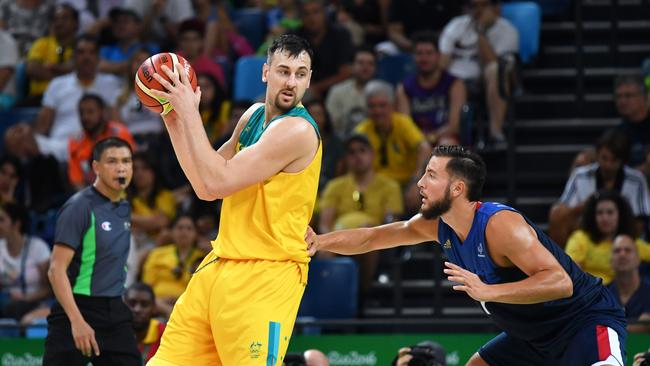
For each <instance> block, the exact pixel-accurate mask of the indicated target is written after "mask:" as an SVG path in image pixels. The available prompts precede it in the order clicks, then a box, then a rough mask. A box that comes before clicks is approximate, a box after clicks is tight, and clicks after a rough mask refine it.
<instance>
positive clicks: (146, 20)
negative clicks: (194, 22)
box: [124, 0, 194, 49]
mask: <svg viewBox="0 0 650 366" xmlns="http://www.w3.org/2000/svg"><path fill="white" fill-rule="evenodd" d="M124 8H126V9H132V10H133V11H135V13H136V14H138V16H139V17H140V18H142V19H143V22H142V23H143V24H142V29H144V30H145V32H146V34H147V36H148V37H149V38H150V40H152V41H154V42H157V43H158V44H160V45H161V47H162V48H163V49H170V48H171V47H170V46H171V45H173V44H175V43H176V36H177V35H178V25H179V24H180V23H181V22H182V21H183V20H186V19H191V18H194V9H193V8H192V1H191V0H174V1H171V0H125V1H124Z"/></svg>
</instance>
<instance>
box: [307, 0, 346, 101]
mask: <svg viewBox="0 0 650 366" xmlns="http://www.w3.org/2000/svg"><path fill="white" fill-rule="evenodd" d="M300 15H301V18H302V27H301V28H299V29H298V30H296V32H295V33H296V34H298V35H299V36H301V37H303V38H305V39H307V40H308V41H309V43H310V44H311V46H312V48H313V49H314V59H313V60H312V76H311V84H310V86H309V92H310V93H311V94H312V95H313V96H314V97H317V98H325V97H326V95H327V91H328V90H329V89H330V88H331V87H332V86H333V85H334V84H336V83H339V82H341V81H343V80H345V79H347V78H348V77H350V75H352V67H351V63H352V57H353V52H354V50H353V49H352V42H351V40H350V34H349V33H348V31H347V30H346V29H343V28H341V27H339V26H338V25H335V24H330V23H329V22H328V21H327V14H326V13H325V5H324V3H323V1H322V0H305V1H302V2H301V5H300Z"/></svg>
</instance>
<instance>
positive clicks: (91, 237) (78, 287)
mask: <svg viewBox="0 0 650 366" xmlns="http://www.w3.org/2000/svg"><path fill="white" fill-rule="evenodd" d="M81 245H82V248H81V265H80V266H79V274H78V275H77V279H76V280H75V281H74V288H73V289H72V292H73V293H75V294H78V295H86V296H90V290H91V287H92V286H91V285H92V278H93V270H94V267H95V251H96V249H97V240H96V235H95V214H94V213H93V212H92V211H91V212H90V227H89V228H88V230H87V231H86V233H85V234H84V238H83V242H82V244H81Z"/></svg>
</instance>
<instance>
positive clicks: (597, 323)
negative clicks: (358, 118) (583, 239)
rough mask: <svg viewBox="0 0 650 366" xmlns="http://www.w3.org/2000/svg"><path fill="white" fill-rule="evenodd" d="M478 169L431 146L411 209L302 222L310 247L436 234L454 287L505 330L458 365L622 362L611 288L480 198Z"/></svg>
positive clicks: (522, 221)
mask: <svg viewBox="0 0 650 366" xmlns="http://www.w3.org/2000/svg"><path fill="white" fill-rule="evenodd" d="M485 175H486V170H485V164H484V163H483V161H482V159H481V158H480V157H479V156H478V155H476V154H474V153H471V152H469V151H468V150H465V149H464V148H462V147H459V146H440V147H437V148H436V149H434V152H433V156H432V157H431V159H430V160H429V163H428V165H427V168H426V171H425V174H424V176H423V177H422V178H421V179H420V181H419V182H418V187H419V188H420V193H421V195H422V208H421V212H420V213H419V214H417V215H416V216H414V217H413V218H411V219H410V220H408V221H402V222H396V223H392V224H387V225H383V226H378V227H374V228H363V229H356V230H345V231H339V232H334V233H329V234H325V235H318V236H317V235H315V234H314V233H313V232H311V231H310V232H308V233H307V235H306V240H307V243H308V245H309V248H310V249H309V251H310V254H313V253H315V252H316V251H317V250H326V251H331V252H335V253H340V254H359V253H365V252H369V251H372V250H377V249H385V248H391V247H396V246H399V245H409V244H416V243H421V242H426V241H437V242H438V243H440V244H441V245H442V247H443V250H444V251H445V254H446V255H447V257H448V258H449V262H446V263H445V265H446V267H447V268H446V269H445V273H446V274H447V275H448V276H449V280H450V281H453V282H456V283H458V285H455V286H454V287H453V288H454V290H458V291H464V292H466V293H467V294H468V295H469V296H470V297H472V298H473V299H475V300H476V301H478V302H480V304H481V306H482V307H483V309H484V310H485V311H486V313H488V314H489V315H490V316H491V317H492V319H494V321H495V323H497V325H498V326H499V327H500V328H502V329H503V331H504V332H503V333H501V334H500V335H498V336H497V337H495V338H494V339H492V340H491V341H490V342H488V343H487V344H486V345H484V346H483V347H481V349H480V350H479V351H478V352H477V353H476V354H474V356H472V358H471V359H470V360H469V362H468V363H467V365H469V366H483V365H491V366H498V365H558V366H560V365H561V366H586V365H592V366H604V365H609V366H622V365H624V359H625V351H624V349H625V338H626V331H625V325H626V323H625V316H624V312H623V309H622V308H621V307H620V305H618V304H617V302H616V299H615V298H614V297H613V295H612V294H611V292H610V291H608V290H607V289H606V288H605V287H604V286H603V285H602V283H601V280H600V279H596V278H595V277H593V276H591V275H589V274H587V273H585V272H583V271H582V270H580V268H578V266H577V265H576V264H575V263H574V262H573V261H572V260H571V259H570V258H569V257H568V256H567V255H566V254H565V253H564V252H563V251H562V250H561V249H560V248H559V247H558V246H557V245H556V244H555V243H553V242H552V241H551V240H550V239H549V238H548V237H547V236H546V234H544V233H543V232H542V231H541V230H539V229H538V228H537V227H536V226H535V225H534V224H533V223H531V222H530V221H529V220H528V219H527V218H526V217H524V216H523V215H522V214H520V213H519V212H517V211H516V210H515V209H513V208H511V207H508V206H506V205H502V204H500V203H493V202H480V201H479V199H480V196H481V192H482V189H483V184H484V182H485Z"/></svg>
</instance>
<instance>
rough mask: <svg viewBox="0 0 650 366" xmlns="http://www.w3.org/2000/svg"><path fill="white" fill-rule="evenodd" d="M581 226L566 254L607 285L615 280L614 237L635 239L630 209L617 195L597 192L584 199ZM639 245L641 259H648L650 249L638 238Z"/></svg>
mask: <svg viewBox="0 0 650 366" xmlns="http://www.w3.org/2000/svg"><path fill="white" fill-rule="evenodd" d="M581 223H582V228H581V229H580V230H577V231H575V232H574V233H573V234H572V235H571V236H570V237H569V241H568V242H567V246H566V252H567V254H568V255H569V256H570V257H571V259H573V261H574V262H576V264H577V265H578V266H580V268H581V269H582V270H584V271H585V272H587V273H590V274H592V275H594V276H596V277H600V278H602V279H603V283H605V284H608V283H610V282H611V280H612V278H613V277H614V271H613V270H612V267H611V261H610V258H611V250H612V249H611V248H612V242H613V241H614V237H616V236H617V235H627V236H630V237H633V238H636V237H638V235H637V229H636V227H635V222H634V216H632V209H631V208H630V205H629V203H628V202H627V200H625V198H623V197H621V195H620V194H618V193H617V192H615V191H598V192H596V193H594V194H593V195H592V196H591V197H589V199H587V202H586V203H585V208H584V211H583V215H582V220H581ZM638 245H639V252H640V253H643V259H644V260H650V246H648V245H646V243H645V242H644V241H642V240H640V239H639V241H638Z"/></svg>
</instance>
